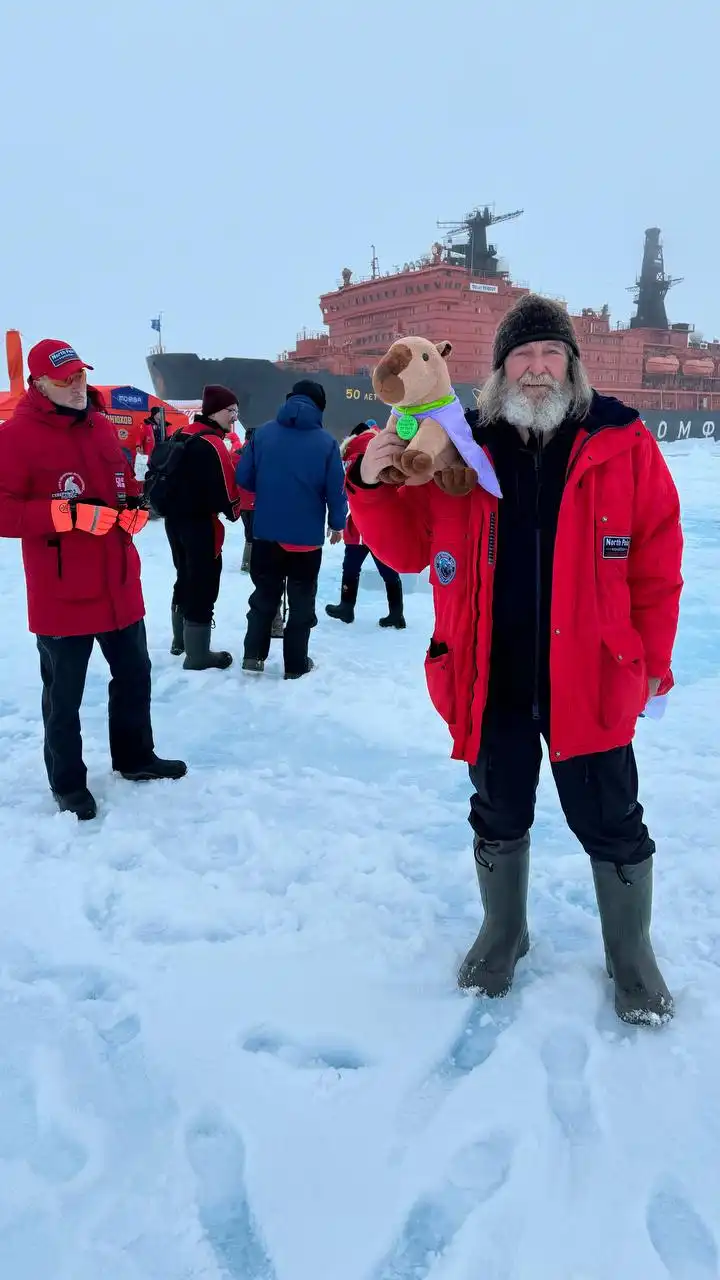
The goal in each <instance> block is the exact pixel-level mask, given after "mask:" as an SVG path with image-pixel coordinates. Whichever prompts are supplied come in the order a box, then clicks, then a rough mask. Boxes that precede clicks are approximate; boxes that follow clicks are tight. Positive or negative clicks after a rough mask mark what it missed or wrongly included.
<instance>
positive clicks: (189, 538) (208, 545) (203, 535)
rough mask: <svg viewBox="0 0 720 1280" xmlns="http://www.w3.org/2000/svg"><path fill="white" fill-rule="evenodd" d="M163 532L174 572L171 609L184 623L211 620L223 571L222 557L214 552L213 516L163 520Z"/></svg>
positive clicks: (202, 622)
mask: <svg viewBox="0 0 720 1280" xmlns="http://www.w3.org/2000/svg"><path fill="white" fill-rule="evenodd" d="M165 532H166V534H167V539H168V542H169V543H170V550H171V552H172V558H173V564H174V565H175V573H176V575H177V577H176V580H175V587H174V589H173V598H172V603H173V609H177V610H178V612H179V613H181V614H182V616H183V618H185V619H186V621H187V622H196V623H198V624H200V625H205V624H207V623H210V622H212V620H213V610H214V608H215V604H216V601H217V598H218V595H219V594H220V575H221V573H222V556H221V555H216V554H215V528H214V525H213V520H212V516H203V517H200V518H198V519H190V518H188V519H186V520H179V519H166V521H165Z"/></svg>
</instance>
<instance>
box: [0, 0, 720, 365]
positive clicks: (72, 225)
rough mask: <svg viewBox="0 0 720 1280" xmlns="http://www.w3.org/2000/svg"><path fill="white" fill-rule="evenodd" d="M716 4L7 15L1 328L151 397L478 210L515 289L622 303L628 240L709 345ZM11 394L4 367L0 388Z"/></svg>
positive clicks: (121, 6) (715, 271) (257, 7)
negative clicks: (674, 281) (660, 253)
mask: <svg viewBox="0 0 720 1280" xmlns="http://www.w3.org/2000/svg"><path fill="white" fill-rule="evenodd" d="M719 47H720V3H718V0H693V3H691V4H684V5H683V4H679V3H677V2H674V3H670V2H669V0H602V3H599V2H598V3H582V2H581V0H537V2H536V0H514V2H513V3H509V2H508V0H504V2H500V0H486V2H485V3H483V0H453V3H451V4H448V5H442V4H437V3H430V2H429V0H362V3H358V4H355V3H350V2H349V0H303V3H291V2H290V0H252V3H248V2H247V0H121V2H119V0H104V2H103V0H65V2H64V3H63V4H58V3H57V2H56V0H54V2H53V3H50V0H25V3H24V4H20V3H18V4H14V5H13V6H12V7H10V6H9V5H6V6H2V16H0V48H2V55H3V56H2V66H3V70H2V89H3V102H4V110H5V120H4V127H3V129H2V131H1V132H2V141H1V142H0V158H1V160H2V176H3V186H4V194H3V199H2V203H1V204H0V229H1V230H2V242H3V248H4V252H3V256H2V269H1V281H0V329H2V330H4V329H5V328H7V327H8V326H17V327H19V328H20V329H21V330H22V331H23V335H24V338H25V342H26V349H27V346H29V345H30V343H32V342H34V341H36V340H37V339H38V338H41V337H47V336H50V337H58V338H63V339H66V340H67V341H69V342H71V343H73V344H75V345H76V346H77V348H78V349H79V350H80V351H81V353H82V355H83V357H84V358H85V359H88V360H89V361H91V362H92V363H94V364H95V367H96V374H95V377H96V380H97V381H98V382H101V383H103V382H132V383H136V384H139V385H146V386H149V382H148V378H147V375H146V370H145V363H144V360H145V356H146V354H147V350H148V348H149V347H150V345H151V342H152V338H153V335H152V333H151V331H150V328H149V320H150V317H151V316H153V315H154V314H155V313H156V312H157V311H158V310H161V309H162V310H163V311H164V313H165V341H166V345H167V346H168V347H169V348H170V349H172V350H182V351H198V352H199V353H200V354H202V355H214V356H223V355H254V356H268V357H271V358H274V357H275V356H276V355H277V353H278V352H279V351H280V350H281V349H283V348H285V347H289V346H292V345H293V343H294V339H295V335H296V332H297V331H298V330H299V329H301V328H302V327H303V325H307V326H308V327H311V328H314V327H317V326H319V324H320V312H319V308H318V305H317V299H318V295H319V293H320V292H321V291H322V290H325V289H328V288H332V287H334V285H335V282H336V281H337V280H338V279H339V275H340V271H341V269H342V267H343V266H345V265H347V266H350V267H352V268H354V269H355V271H356V272H364V271H365V270H366V269H368V268H369V263H370V244H371V242H374V243H375V244H376V246H377V252H378V255H379V258H380V265H381V268H382V269H388V268H389V267H391V266H392V265H393V264H394V263H401V264H402V263H403V262H405V261H407V260H408V259H411V258H417V257H419V256H420V254H421V253H423V252H425V251H427V250H428V249H429V247H430V244H431V243H432V241H433V240H434V239H435V238H436V236H437V231H436V226H435V224H436V221H437V219H438V218H443V219H444V218H454V217H458V218H460V217H462V216H463V215H464V214H465V213H466V212H467V211H468V210H469V209H471V208H472V207H473V206H474V205H476V204H479V203H485V202H495V204H496V205H497V208H498V210H499V211H502V210H509V209H515V208H523V209H524V210H525V213H524V216H523V217H522V218H521V219H519V220H518V221H516V222H512V223H510V224H508V225H507V226H505V227H499V228H498V229H497V240H498V243H499V245H500V247H501V252H502V254H503V256H504V257H506V258H507V260H508V263H509V265H510V268H511V271H512V274H513V276H514V277H515V278H516V279H517V280H521V281H527V282H529V283H530V284H531V285H532V286H534V287H536V288H539V289H542V290H544V291H547V292H553V293H555V294H558V295H562V296H564V297H566V298H567V300H568V302H569V304H570V306H571V308H572V309H573V310H577V309H579V308H581V307H582V306H600V305H601V304H602V303H603V302H608V303H609V304H610V307H611V310H612V313H613V318H614V319H627V318H628V316H629V314H630V309H631V305H632V299H631V295H630V294H628V293H626V292H625V286H626V285H629V284H631V283H632V282H633V280H634V278H635V275H636V273H637V271H638V270H639V266H640V258H641V252H642V244H643V232H644V229H645V227H647V226H652V225H657V226H660V227H661V228H662V231H663V237H664V245H665V258H666V266H667V268H668V269H669V270H670V271H671V272H672V274H674V275H678V276H683V277H684V278H685V282H684V284H682V285H679V286H677V288H676V289H674V290H673V291H672V292H671V294H670V296H669V303H668V309H669V313H670V318H671V319H673V320H687V321H691V322H694V323H695V324H696V325H697V326H698V327H699V328H700V329H702V330H703V331H704V333H705V335H706V337H714V336H720V253H719V252H718V238H719V237H720V231H719V230H718V226H719V220H718V204H719V203H720V179H719V177H718V171H719V166H718V127H717V121H718V88H717V85H718V77H717V58H718V48H719ZM3 385H5V379H4V377H3V378H0V386H3Z"/></svg>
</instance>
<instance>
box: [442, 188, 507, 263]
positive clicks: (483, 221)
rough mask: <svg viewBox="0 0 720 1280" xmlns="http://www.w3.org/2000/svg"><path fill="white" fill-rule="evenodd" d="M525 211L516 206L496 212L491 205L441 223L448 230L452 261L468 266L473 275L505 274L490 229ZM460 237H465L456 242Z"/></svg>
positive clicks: (447, 240)
mask: <svg viewBox="0 0 720 1280" xmlns="http://www.w3.org/2000/svg"><path fill="white" fill-rule="evenodd" d="M523 212H524V211H523V210H522V209H514V210H513V211H512V213H495V208H494V206H493V207H492V209H491V208H490V206H489V205H485V206H484V207H482V208H477V209H473V210H472V211H471V212H470V213H469V214H468V215H467V217H466V218H465V219H464V220H463V221H462V222H438V224H437V225H438V227H439V228H440V229H441V230H444V231H445V233H446V236H445V243H446V247H447V257H448V261H449V262H451V263H452V264H453V265H454V266H458V267H464V268H465V269H466V270H467V271H469V272H470V273H471V274H472V275H478V276H498V275H502V272H501V271H500V269H499V267H498V253H497V249H496V247H495V245H494V244H488V238H487V229H488V227H494V226H496V225H497V224H498V223H500V222H511V221H512V220H513V219H514V218H519V217H520V215H521V214H522V213H523ZM456 236H462V237H463V240H462V242H461V243H459V244H458V243H456V239H455V238H456Z"/></svg>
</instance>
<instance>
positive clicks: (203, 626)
mask: <svg viewBox="0 0 720 1280" xmlns="http://www.w3.org/2000/svg"><path fill="white" fill-rule="evenodd" d="M211 631H212V626H211V624H210V623H209V622H188V621H187V620H186V622H185V632H184V635H185V653H186V655H187V656H186V658H185V661H184V662H183V668H184V670H185V671H208V670H210V669H211V668H212V667H217V668H219V670H220V671H225V669H226V668H227V667H229V666H230V664H231V662H232V654H231V653H226V652H225V651H224V650H221V651H220V652H219V653H214V652H213V650H212V649H211V648H210V633H211Z"/></svg>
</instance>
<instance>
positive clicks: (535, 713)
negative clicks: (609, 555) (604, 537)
mask: <svg viewBox="0 0 720 1280" xmlns="http://www.w3.org/2000/svg"><path fill="white" fill-rule="evenodd" d="M534 464H535V673H534V680H535V683H534V687H533V709H532V718H533V720H539V719H540V622H541V618H540V575H541V569H542V545H541V537H540V489H541V486H542V441H541V439H540V437H539V436H538V438H537V439H536V441H535V458H534Z"/></svg>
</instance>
